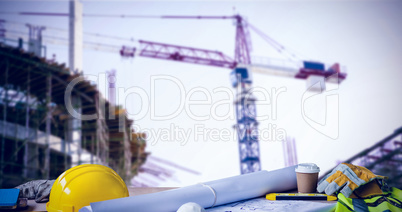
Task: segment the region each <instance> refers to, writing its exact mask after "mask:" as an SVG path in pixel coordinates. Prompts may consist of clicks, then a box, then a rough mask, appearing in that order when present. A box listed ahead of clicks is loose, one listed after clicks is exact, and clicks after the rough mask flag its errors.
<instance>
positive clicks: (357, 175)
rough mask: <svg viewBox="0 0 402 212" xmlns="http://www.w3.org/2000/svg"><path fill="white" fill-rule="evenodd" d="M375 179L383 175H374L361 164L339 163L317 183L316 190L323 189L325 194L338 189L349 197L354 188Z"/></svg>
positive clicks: (381, 177)
mask: <svg viewBox="0 0 402 212" xmlns="http://www.w3.org/2000/svg"><path fill="white" fill-rule="evenodd" d="M375 179H385V177H384V176H380V175H375V174H373V172H371V171H370V170H368V169H367V168H365V167H362V166H355V165H352V164H349V163H341V164H339V165H338V166H337V167H335V169H334V170H332V172H331V173H329V174H328V175H327V176H325V177H324V178H323V179H322V180H321V181H320V182H319V183H318V187H317V191H318V192H320V193H322V192H324V191H325V193H326V194H327V195H332V194H333V193H335V192H336V191H338V192H341V193H342V194H343V195H345V197H349V196H350V195H351V194H352V193H353V191H354V190H356V189H357V188H359V187H360V186H362V185H365V184H367V183H369V182H371V181H373V180H375Z"/></svg>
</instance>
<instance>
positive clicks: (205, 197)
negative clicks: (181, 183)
mask: <svg viewBox="0 0 402 212" xmlns="http://www.w3.org/2000/svg"><path fill="white" fill-rule="evenodd" d="M295 168H296V166H291V167H286V168H283V169H278V170H274V171H265V170H264V171H258V172H253V173H249V174H243V175H239V176H234V177H229V178H224V179H220V180H215V181H211V182H206V183H200V184H195V185H191V186H186V187H182V188H177V189H172V190H167V191H162V192H157V193H151V194H144V195H138V196H132V197H125V198H120V199H113V200H106V201H102V202H94V203H91V206H90V207H86V208H82V210H80V212H84V211H91V210H92V211H94V212H108V211H141V212H148V211H149V212H158V211H161V212H166V211H177V209H179V207H180V206H181V205H183V204H185V203H187V202H195V203H197V204H199V205H200V206H202V207H204V208H209V207H212V206H218V205H223V204H227V203H231V202H237V201H240V200H245V199H251V198H255V197H260V196H264V195H266V194H267V193H274V192H283V191H288V190H291V189H296V187H297V183H296V173H295Z"/></svg>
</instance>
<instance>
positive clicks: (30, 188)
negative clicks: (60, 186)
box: [15, 180, 55, 203]
mask: <svg viewBox="0 0 402 212" xmlns="http://www.w3.org/2000/svg"><path fill="white" fill-rule="evenodd" d="M54 181H55V180H33V181H29V182H27V183H24V184H22V185H19V186H17V187H15V188H18V189H20V190H21V191H20V196H19V197H20V198H28V199H35V202H38V203H39V202H47V201H48V200H49V195H50V190H51V189H52V186H53V183H54Z"/></svg>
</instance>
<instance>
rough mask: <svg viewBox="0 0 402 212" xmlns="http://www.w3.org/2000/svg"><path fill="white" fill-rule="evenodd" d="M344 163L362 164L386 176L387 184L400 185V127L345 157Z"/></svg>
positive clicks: (401, 158)
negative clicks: (349, 156) (353, 154)
mask: <svg viewBox="0 0 402 212" xmlns="http://www.w3.org/2000/svg"><path fill="white" fill-rule="evenodd" d="M344 163H351V164H355V165H359V166H364V167H366V168H368V169H370V170H371V171H372V172H373V173H375V174H378V175H383V176H387V177H388V179H387V180H386V181H387V184H388V185H389V186H394V187H397V188H401V185H402V127H400V128H399V129H396V130H395V131H394V133H392V134H391V135H389V136H387V137H385V138H384V139H382V140H381V141H379V142H377V143H376V144H374V145H373V146H371V147H369V148H367V149H365V150H363V151H361V152H359V153H358V154H356V155H355V156H353V157H351V158H349V159H347V160H345V161H344ZM328 173H329V172H327V173H326V174H325V175H323V176H326V175H327V174H328Z"/></svg>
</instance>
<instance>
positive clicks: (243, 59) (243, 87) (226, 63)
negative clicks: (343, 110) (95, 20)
mask: <svg viewBox="0 0 402 212" xmlns="http://www.w3.org/2000/svg"><path fill="white" fill-rule="evenodd" d="M160 18H163V19H233V20H234V23H235V26H236V41H235V55H234V59H232V58H231V57H229V56H227V55H225V54H224V53H222V52H220V51H212V50H207V49H200V48H192V47H186V46H178V45H172V44H165V43H158V42H152V41H145V40H139V44H140V46H139V48H138V49H137V48H135V47H127V46H123V47H122V48H121V50H120V55H121V56H122V57H134V56H135V55H139V56H141V57H149V58H156V59H164V60H172V61H177V62H185V63H193V64H199V65H208V66H215V67H221V68H227V69H231V70H232V72H231V74H230V78H231V82H232V86H233V87H234V88H236V92H237V94H236V100H235V108H236V118H237V123H236V125H235V128H236V129H237V132H238V133H237V134H238V141H239V156H240V171H241V174H245V173H250V172H255V171H259V170H261V163H260V150H259V142H258V130H257V126H258V122H257V120H256V106H255V101H256V99H255V98H254V97H253V96H252V95H250V89H251V88H252V77H251V72H256V73H263V74H271V75H282V76H287V77H292V78H297V79H305V80H313V83H314V82H320V87H319V88H318V90H321V91H322V90H324V89H325V82H324V80H325V81H328V82H335V83H340V82H342V81H343V80H344V79H346V73H345V72H343V71H341V67H340V65H339V64H338V63H335V64H334V65H332V66H331V67H328V68H327V67H325V65H324V64H323V63H320V62H311V61H297V62H296V63H291V64H287V65H286V63H282V64H274V63H272V62H269V61H265V62H264V61H261V62H259V63H258V62H252V61H251V57H250V51H251V41H250V37H249V31H248V27H250V28H251V29H252V30H254V31H255V32H256V33H257V34H259V35H260V36H261V37H262V38H263V39H265V40H266V41H268V42H270V43H271V45H272V46H273V47H274V48H276V49H277V50H278V51H285V50H286V49H285V48H284V47H283V46H282V45H280V44H279V43H277V42H276V41H274V40H273V39H271V38H270V37H268V36H266V35H265V34H264V33H262V32H261V31H260V30H258V29H257V28H256V27H254V26H252V25H251V24H249V23H248V22H247V21H246V20H245V19H244V18H243V17H242V16H240V15H234V16H160ZM291 56H294V55H292V54H291ZM334 75H336V77H333V76H334ZM239 132H244V133H239Z"/></svg>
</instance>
